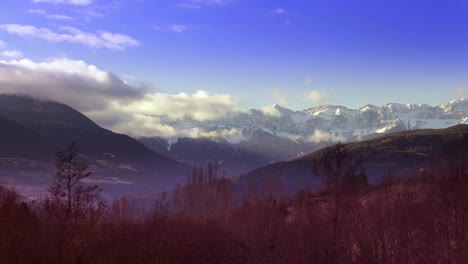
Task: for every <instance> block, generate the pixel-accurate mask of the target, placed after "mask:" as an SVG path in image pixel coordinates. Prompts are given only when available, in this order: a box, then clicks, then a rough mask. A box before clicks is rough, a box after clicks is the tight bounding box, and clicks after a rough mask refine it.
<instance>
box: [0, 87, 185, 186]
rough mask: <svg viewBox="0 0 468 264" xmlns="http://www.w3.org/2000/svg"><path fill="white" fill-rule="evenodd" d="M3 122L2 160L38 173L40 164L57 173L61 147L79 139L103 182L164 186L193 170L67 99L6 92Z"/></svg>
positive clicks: (1, 103) (0, 112) (0, 107)
mask: <svg viewBox="0 0 468 264" xmlns="http://www.w3.org/2000/svg"><path fill="white" fill-rule="evenodd" d="M0 124H1V125H2V131H1V132H0V135H2V137H1V138H0V146H2V148H1V150H0V160H2V164H8V168H9V170H10V171H15V170H17V171H19V172H20V173H19V174H21V171H24V170H28V171H30V172H34V171H35V170H37V167H38V166H39V165H40V167H41V172H44V173H45V174H50V176H52V175H53V162H54V154H55V152H56V151H59V150H61V149H63V148H65V147H66V146H67V145H68V144H70V143H71V142H73V141H76V142H77V143H78V146H79V149H80V153H81V156H82V158H83V159H84V160H85V161H86V162H87V163H89V164H90V165H91V166H92V167H93V176H94V177H95V181H97V182H101V183H109V184H119V183H122V182H126V183H133V182H140V183H148V184H150V183H151V184H150V185H148V186H153V187H154V188H155V189H156V188H160V189H163V188H164V187H169V186H172V185H173V184H175V183H177V182H182V181H183V180H184V179H185V175H186V172H187V171H188V167H186V166H185V165H183V164H181V163H179V162H177V161H175V160H172V159H170V158H167V157H165V156H162V155H159V154H157V153H155V152H153V151H152V150H150V149H149V148H147V147H146V146H144V145H143V144H142V143H140V142H138V141H137V140H135V139H133V138H131V137H129V136H127V135H122V134H117V133H114V132H112V131H109V130H106V129H103V128H101V127H100V126H98V125H97V124H95V123H94V122H93V121H91V120H90V119H89V118H87V117H86V116H85V115H83V114H81V113H80V112H78V111H76V110H74V109H73V108H71V107H69V106H67V105H64V104H61V103H56V102H51V101H43V100H38V99H33V98H31V97H26V96H16V95H0ZM38 162H39V163H38ZM15 164H16V166H15ZM25 164H27V165H26V166H25ZM5 166H6V165H5ZM23 174H24V173H23Z"/></svg>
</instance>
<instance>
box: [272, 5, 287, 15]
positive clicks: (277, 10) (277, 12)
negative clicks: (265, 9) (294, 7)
mask: <svg viewBox="0 0 468 264" xmlns="http://www.w3.org/2000/svg"><path fill="white" fill-rule="evenodd" d="M273 13H275V14H278V15H283V14H286V13H287V12H286V10H285V9H284V8H281V7H278V8H276V9H275V10H273Z"/></svg>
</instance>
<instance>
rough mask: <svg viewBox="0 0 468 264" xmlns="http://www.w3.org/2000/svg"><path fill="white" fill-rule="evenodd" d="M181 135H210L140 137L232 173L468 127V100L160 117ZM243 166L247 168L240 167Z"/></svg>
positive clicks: (172, 154) (187, 158)
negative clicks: (394, 136)
mask: <svg viewBox="0 0 468 264" xmlns="http://www.w3.org/2000/svg"><path fill="white" fill-rule="evenodd" d="M158 119H159V120H161V122H162V124H164V125H167V126H171V127H174V128H175V129H176V130H177V131H182V132H183V131H191V130H194V129H196V130H199V131H204V132H205V133H206V134H207V136H205V137H202V138H187V137H184V136H180V137H171V138H162V137H153V138H140V139H139V140H140V141H141V142H142V143H144V144H145V145H147V146H148V147H150V148H151V149H153V150H154V151H155V152H157V153H159V154H161V155H165V156H169V157H171V158H173V159H176V160H180V161H183V162H185V163H187V164H190V165H193V164H200V163H203V162H204V161H206V160H218V161H220V162H222V163H223V164H224V168H225V169H226V171H227V174H228V175H238V174H243V173H246V172H248V171H250V170H252V169H255V168H257V167H260V166H265V165H268V164H271V163H275V162H280V161H286V160H290V159H294V158H297V157H300V156H302V155H305V154H307V153H310V152H313V151H315V150H317V149H320V148H322V147H325V146H328V145H331V144H334V143H336V142H338V141H341V142H353V141H360V140H366V139H371V138H375V137H378V136H382V135H385V134H388V133H392V132H399V131H407V130H418V129H439V128H447V127H451V126H455V125H458V124H468V100H465V99H461V100H456V101H452V102H449V103H445V104H441V105H438V106H430V105H427V104H396V103H389V104H385V105H383V106H381V107H377V106H375V105H366V106H363V107H360V108H358V109H349V108H346V107H344V106H337V105H324V106H317V107H313V108H309V109H306V110H302V111H293V110H290V109H287V108H285V107H282V106H279V105H273V106H271V107H264V108H261V109H252V110H249V111H244V112H236V113H231V114H228V115H227V116H226V117H224V118H221V119H219V120H214V121H198V120H194V119H191V118H184V119H181V120H172V119H169V118H167V117H164V116H160V117H158ZM239 164H241V165H239Z"/></svg>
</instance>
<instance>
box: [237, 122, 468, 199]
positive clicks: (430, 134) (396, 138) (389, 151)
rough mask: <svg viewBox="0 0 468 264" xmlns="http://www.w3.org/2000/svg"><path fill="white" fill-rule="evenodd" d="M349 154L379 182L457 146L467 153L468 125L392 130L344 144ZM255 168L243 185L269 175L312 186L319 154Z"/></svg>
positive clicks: (442, 157)
mask: <svg viewBox="0 0 468 264" xmlns="http://www.w3.org/2000/svg"><path fill="white" fill-rule="evenodd" d="M346 147H347V148H348V150H349V153H350V155H352V156H354V157H362V158H363V159H364V162H365V163H364V164H365V168H366V173H367V174H368V176H369V179H370V181H371V182H375V181H379V180H381V179H382V177H383V176H384V175H386V174H387V173H388V172H389V170H390V171H391V173H392V174H405V173H409V172H415V171H420V170H422V169H431V168H433V167H434V166H436V165H440V164H439V163H444V162H448V161H447V158H449V157H450V154H453V153H454V152H455V149H457V151H459V152H457V153H458V154H460V153H462V154H463V153H465V154H467V152H468V125H458V126H454V127H451V128H447V129H426V130H414V131H404V132H398V133H393V134H389V135H385V136H381V137H378V138H375V139H371V140H366V141H362V142H354V143H348V144H346ZM322 151H324V149H322V150H318V151H316V152H313V153H310V154H307V155H304V156H302V157H299V158H297V159H294V160H291V161H287V162H281V163H275V164H271V165H269V166H266V167H262V168H258V169H256V170H253V171H251V172H249V173H247V174H245V175H242V176H241V177H240V181H241V182H243V183H244V184H247V183H252V182H261V181H264V180H265V179H266V178H268V177H272V176H281V177H284V179H285V180H286V184H287V186H288V188H289V189H291V190H297V189H299V188H301V187H304V186H307V185H314V184H317V183H319V182H320V179H318V178H316V177H314V176H313V173H312V163H313V161H314V160H315V159H317V158H318V157H319V155H320V153H321V152H322Z"/></svg>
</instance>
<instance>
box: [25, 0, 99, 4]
mask: <svg viewBox="0 0 468 264" xmlns="http://www.w3.org/2000/svg"><path fill="white" fill-rule="evenodd" d="M92 2H93V1H92V0H33V3H49V4H69V5H90V4H91V3H92Z"/></svg>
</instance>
